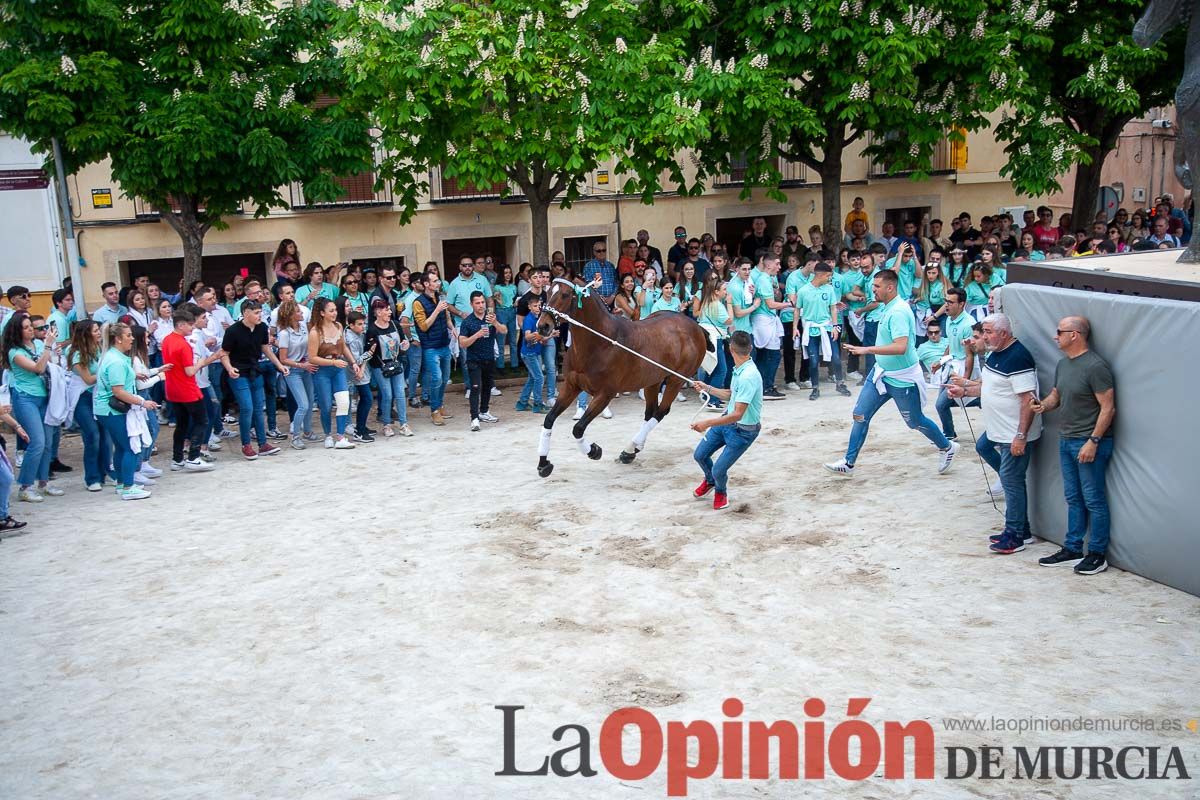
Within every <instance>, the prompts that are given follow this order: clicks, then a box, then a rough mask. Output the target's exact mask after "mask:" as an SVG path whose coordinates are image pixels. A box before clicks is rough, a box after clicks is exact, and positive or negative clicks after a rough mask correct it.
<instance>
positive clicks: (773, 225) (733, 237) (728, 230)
mask: <svg viewBox="0 0 1200 800" xmlns="http://www.w3.org/2000/svg"><path fill="white" fill-rule="evenodd" d="M758 217H762V218H763V219H765V220H766V221H767V230H766V236H768V237H775V236H783V229H784V226H785V224H786V216H785V215H784V214H755V215H754V216H750V217H723V218H721V219H718V220H717V225H716V227H717V229H716V230H715V231H714V232H713V236H714V237H716V240H717V242H718V243H719V244H722V245H724V246H725V252H726V253H729V254H731V255H733V254H736V253H737V252H738V247H740V246H741V244H742V239H745V238H746V237H747V236H749V235H750V234H751V233H753V232H754V229H753V225H754V220H756V219H757V218H758ZM688 238H691V237H690V236H689V237H688ZM696 238H697V239H698V238H700V237H699V236H697V237H696Z"/></svg>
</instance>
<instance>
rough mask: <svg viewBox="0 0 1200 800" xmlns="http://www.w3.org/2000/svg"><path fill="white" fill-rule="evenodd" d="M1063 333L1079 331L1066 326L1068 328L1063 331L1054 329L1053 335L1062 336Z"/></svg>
mask: <svg viewBox="0 0 1200 800" xmlns="http://www.w3.org/2000/svg"><path fill="white" fill-rule="evenodd" d="M1064 333H1079V331H1077V330H1074V329H1071V328H1068V329H1067V330H1065V331H1063V330H1058V329H1055V331H1054V335H1055V336H1062V335H1063V334H1064Z"/></svg>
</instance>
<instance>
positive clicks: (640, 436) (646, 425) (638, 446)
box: [633, 417, 658, 450]
mask: <svg viewBox="0 0 1200 800" xmlns="http://www.w3.org/2000/svg"><path fill="white" fill-rule="evenodd" d="M657 425H658V420H657V419H655V418H654V417H651V418H650V419H648V420H646V421H645V422H643V423H642V429H641V430H640V431H638V433H637V436H635V437H633V447H634V450H642V449H643V448H645V447H646V437H647V436H649V435H650V431H652V430H654V428H655V427H656V426H657Z"/></svg>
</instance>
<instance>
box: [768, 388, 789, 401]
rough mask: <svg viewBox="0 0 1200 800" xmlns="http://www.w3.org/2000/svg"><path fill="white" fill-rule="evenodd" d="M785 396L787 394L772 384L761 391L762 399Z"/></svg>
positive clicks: (780, 398) (776, 398)
mask: <svg viewBox="0 0 1200 800" xmlns="http://www.w3.org/2000/svg"><path fill="white" fill-rule="evenodd" d="M785 397H787V395H786V394H784V393H783V392H781V391H779V390H778V389H776V388H775V387H774V386H772V387H771V388H770V389H767V390H766V391H765V392H763V400H783V399H784V398H785Z"/></svg>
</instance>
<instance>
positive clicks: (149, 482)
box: [133, 472, 154, 486]
mask: <svg viewBox="0 0 1200 800" xmlns="http://www.w3.org/2000/svg"><path fill="white" fill-rule="evenodd" d="M133 482H134V483H136V484H137V485H138V486H153V485H154V479H153V478H147V477H146V476H145V475H143V474H142V473H140V472H135V473H133Z"/></svg>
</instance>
